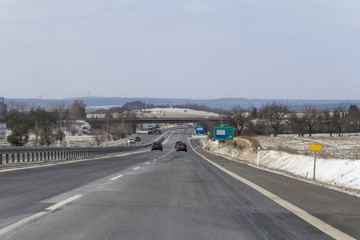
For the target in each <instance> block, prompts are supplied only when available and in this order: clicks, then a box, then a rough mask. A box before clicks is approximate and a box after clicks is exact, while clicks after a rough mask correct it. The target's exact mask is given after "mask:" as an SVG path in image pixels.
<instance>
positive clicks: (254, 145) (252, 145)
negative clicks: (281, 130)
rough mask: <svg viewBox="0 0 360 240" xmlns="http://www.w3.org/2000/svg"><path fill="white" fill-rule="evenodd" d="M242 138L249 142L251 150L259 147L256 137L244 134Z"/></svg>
mask: <svg viewBox="0 0 360 240" xmlns="http://www.w3.org/2000/svg"><path fill="white" fill-rule="evenodd" d="M242 138H243V139H246V140H248V141H249V142H250V143H251V147H252V148H253V150H255V151H256V150H257V149H258V148H259V147H260V148H261V145H260V143H259V141H258V140H257V139H256V138H254V137H249V136H244V137H242Z"/></svg>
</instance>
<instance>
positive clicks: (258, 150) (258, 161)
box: [256, 147, 260, 166]
mask: <svg viewBox="0 0 360 240" xmlns="http://www.w3.org/2000/svg"><path fill="white" fill-rule="evenodd" d="M256 165H258V166H259V165H260V147H258V149H257V160H256Z"/></svg>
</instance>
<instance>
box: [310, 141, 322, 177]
mask: <svg viewBox="0 0 360 240" xmlns="http://www.w3.org/2000/svg"><path fill="white" fill-rule="evenodd" d="M310 151H312V152H315V157H314V172H313V180H315V173H316V155H317V153H318V152H321V151H322V145H321V144H310Z"/></svg>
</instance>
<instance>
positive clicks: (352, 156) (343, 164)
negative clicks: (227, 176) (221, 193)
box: [202, 135, 360, 196]
mask: <svg viewBox="0 0 360 240" xmlns="http://www.w3.org/2000/svg"><path fill="white" fill-rule="evenodd" d="M202 141H203V143H204V147H205V148H207V149H210V150H211V151H212V152H214V153H217V154H220V155H224V156H227V157H229V158H231V159H233V160H240V161H244V162H247V163H249V164H251V165H256V161H257V151H256V148H255V146H254V145H260V147H261V151H260V166H261V167H263V168H266V169H268V170H271V171H275V172H278V173H281V174H286V175H290V176H294V177H296V178H299V179H303V180H306V181H312V178H313V169H314V153H313V152H310V151H309V145H310V143H317V144H322V145H323V152H322V153H321V154H318V156H317V161H316V173H315V177H316V183H318V184H321V185H324V186H327V187H332V188H336V189H340V190H344V191H346V192H350V193H352V194H355V195H357V196H360V155H359V153H360V135H351V136H342V137H338V136H336V137H328V136H315V137H311V138H309V137H304V138H301V137H297V136H294V135H292V136H291V135H287V136H279V137H263V136H261V137H253V138H248V139H245V138H236V139H235V141H236V143H237V144H236V147H234V141H229V142H227V143H225V144H220V146H219V142H218V141H209V140H207V139H204V140H202Z"/></svg>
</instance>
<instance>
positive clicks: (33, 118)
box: [2, 101, 86, 146]
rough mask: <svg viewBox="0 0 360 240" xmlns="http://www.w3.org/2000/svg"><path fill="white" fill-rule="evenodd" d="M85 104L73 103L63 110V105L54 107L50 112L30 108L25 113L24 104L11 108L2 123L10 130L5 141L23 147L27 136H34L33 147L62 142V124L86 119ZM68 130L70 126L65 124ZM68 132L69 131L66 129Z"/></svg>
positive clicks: (63, 136)
mask: <svg viewBox="0 0 360 240" xmlns="http://www.w3.org/2000/svg"><path fill="white" fill-rule="evenodd" d="M85 107H86V106H85V104H84V103H83V102H82V101H74V102H73V104H72V105H71V106H70V107H68V108H65V106H64V105H59V106H57V107H54V108H53V109H52V110H51V111H47V110H45V109H44V108H41V107H38V108H31V109H30V111H26V106H25V105H24V104H18V105H17V107H12V108H11V109H10V112H9V113H8V114H7V115H6V116H5V117H4V119H3V120H2V121H5V122H6V126H7V128H8V129H10V130H11V135H9V136H8V138H7V141H8V142H9V143H10V144H12V145H14V146H23V145H25V144H26V143H28V141H29V135H30V134H34V135H35V145H41V146H44V145H47V146H49V145H51V144H52V143H53V142H54V141H63V140H64V139H65V134H64V132H63V130H62V127H63V124H66V123H68V122H71V121H75V120H78V119H85V118H86V111H85ZM66 125H67V127H68V128H70V126H71V124H66ZM67 130H70V131H71V129H67Z"/></svg>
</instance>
